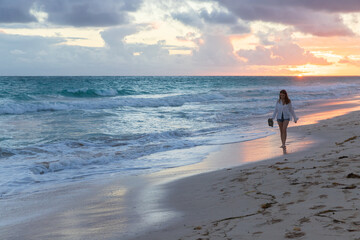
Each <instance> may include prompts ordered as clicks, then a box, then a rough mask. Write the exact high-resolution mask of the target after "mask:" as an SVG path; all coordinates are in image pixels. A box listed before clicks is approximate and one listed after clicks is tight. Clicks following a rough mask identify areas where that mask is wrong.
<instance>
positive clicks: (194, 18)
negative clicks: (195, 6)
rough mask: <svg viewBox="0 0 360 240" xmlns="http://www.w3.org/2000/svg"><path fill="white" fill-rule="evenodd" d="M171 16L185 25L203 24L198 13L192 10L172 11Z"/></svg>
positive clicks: (197, 25) (199, 25) (198, 25)
mask: <svg viewBox="0 0 360 240" xmlns="http://www.w3.org/2000/svg"><path fill="white" fill-rule="evenodd" d="M171 17H172V18H173V19H175V20H178V21H180V22H182V23H183V24H185V25H188V26H193V27H198V28H201V27H203V26H204V24H203V22H202V21H201V19H200V18H199V15H198V14H197V13H196V12H194V11H189V12H173V13H171Z"/></svg>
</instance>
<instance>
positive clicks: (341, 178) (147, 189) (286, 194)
mask: <svg viewBox="0 0 360 240" xmlns="http://www.w3.org/2000/svg"><path fill="white" fill-rule="evenodd" d="M326 109H327V110H326V111H323V112H322V113H314V112H311V113H310V112H309V115H307V116H303V117H302V119H301V120H302V121H300V122H299V123H298V124H297V125H295V124H294V123H292V124H291V127H290V128H289V134H288V135H289V136H288V147H287V151H286V152H283V151H282V149H281V148H279V146H280V140H279V136H278V135H277V134H274V135H272V136H269V137H266V138H261V139H257V140H253V141H248V142H242V143H236V144H229V145H225V146H223V147H221V149H219V151H216V152H213V153H211V154H210V155H209V156H208V157H207V159H205V160H204V161H202V162H200V163H198V164H195V165H188V166H184V167H179V168H174V169H168V170H165V171H161V172H157V173H154V174H150V175H142V176H127V177H121V176H116V175H112V176H109V178H107V179H104V180H102V181H99V180H96V181H89V182H87V183H79V184H73V185H71V186H70V187H69V186H64V187H63V188H61V189H54V190H53V191H51V192H45V193H35V194H32V195H30V196H24V197H21V198H18V199H16V200H12V201H7V199H1V201H0V204H1V218H2V221H0V235H1V236H2V239H9V240H10V239H144V240H152V239H154V240H155V239H176V240H177V239H182V240H185V239H194V240H199V239H203V240H205V239H359V231H360V216H359V214H358V208H359V207H360V204H359V199H360V198H359V192H358V183H359V182H360V164H359V159H360V154H359V151H358V149H359V145H360V144H359V138H360V129H359V118H360V111H355V110H358V107H357V106H356V104H354V103H351V102H346V103H340V104H339V102H337V103H334V104H332V105H331V106H330V105H327V107H326ZM324 118H330V119H328V120H321V119H324ZM318 120H321V121H320V122H318V123H314V122H316V121H318ZM266 159H267V160H266ZM262 160H266V161H262ZM239 165H241V166H239Z"/></svg>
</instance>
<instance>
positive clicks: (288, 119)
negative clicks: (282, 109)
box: [277, 114, 290, 122]
mask: <svg viewBox="0 0 360 240" xmlns="http://www.w3.org/2000/svg"><path fill="white" fill-rule="evenodd" d="M277 121H278V122H284V121H290V118H285V119H284V114H281V119H278V120H277Z"/></svg>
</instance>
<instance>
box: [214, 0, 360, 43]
mask: <svg viewBox="0 0 360 240" xmlns="http://www.w3.org/2000/svg"><path fill="white" fill-rule="evenodd" d="M215 1H216V2H218V3H219V4H220V5H222V6H224V7H226V8H227V9H228V10H229V11H230V12H232V13H233V14H234V15H236V16H237V17H239V18H241V19H243V20H246V21H265V22H274V23H281V24H285V25H291V26H293V27H294V28H295V29H296V30H298V31H301V32H304V33H310V34H313V35H316V36H349V35H353V32H352V31H351V29H349V28H348V27H347V26H346V25H345V24H344V23H343V22H342V20H341V18H340V15H339V14H340V13H342V12H349V11H353V12H355V11H358V10H360V2H359V1H349V2H351V3H352V4H349V3H347V2H346V3H343V2H342V1H334V0H331V1H328V0H323V1H321V0H318V1H308V0H306V1H297V0H286V1H283V0H257V1H252V0H241V1H238V0H221V1H220V0H215ZM351 6H352V7H351Z"/></svg>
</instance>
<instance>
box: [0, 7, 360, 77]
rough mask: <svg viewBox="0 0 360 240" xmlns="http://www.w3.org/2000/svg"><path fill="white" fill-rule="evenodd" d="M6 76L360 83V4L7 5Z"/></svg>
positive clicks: (3, 13)
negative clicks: (334, 78) (344, 78)
mask: <svg viewBox="0 0 360 240" xmlns="http://www.w3.org/2000/svg"><path fill="white" fill-rule="evenodd" d="M0 75H2V76H9V75H17V76H19V75H21V76H23V75H102V76H104V75H105V76H108V75H111V76H112V75H122V76H130V75H181V76H183V75H226V76H227V75H231V76H232V75H245V76H253V75H255V76H270V75H275V76H280V75H287V76H307V75H321V76H323V75H325V76H329V75H360V1H359V0H343V1H339V0H0Z"/></svg>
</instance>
